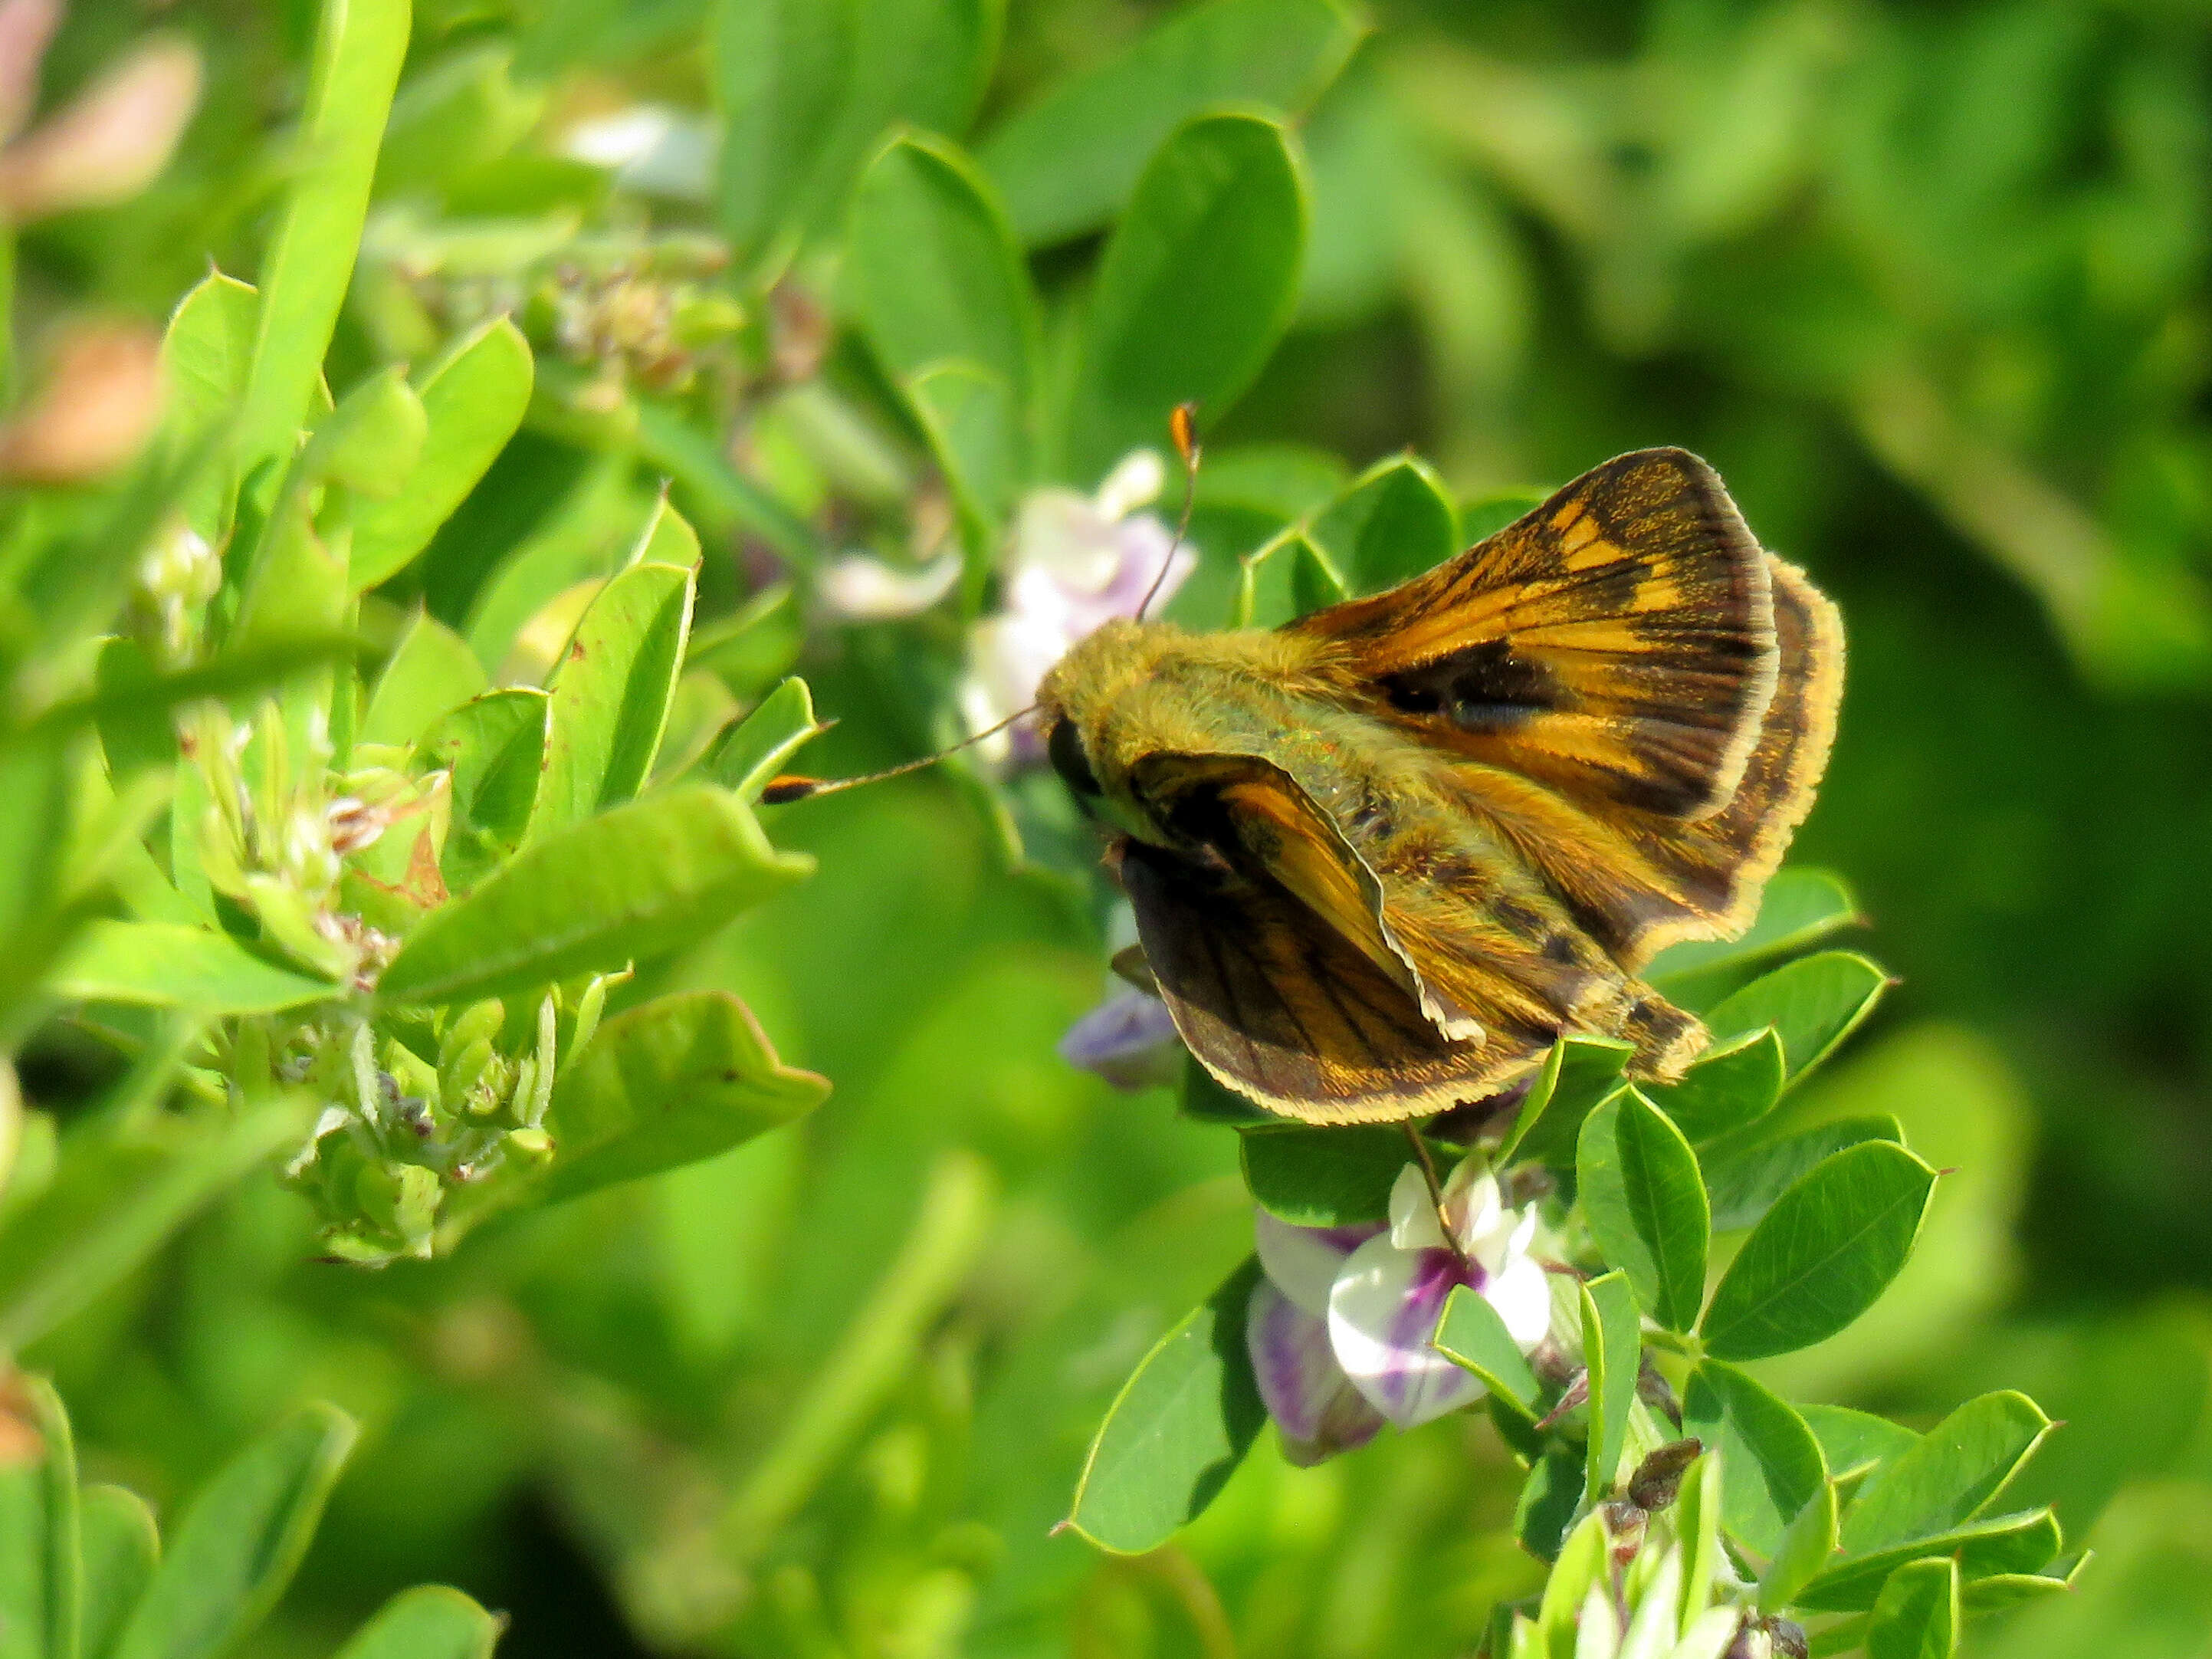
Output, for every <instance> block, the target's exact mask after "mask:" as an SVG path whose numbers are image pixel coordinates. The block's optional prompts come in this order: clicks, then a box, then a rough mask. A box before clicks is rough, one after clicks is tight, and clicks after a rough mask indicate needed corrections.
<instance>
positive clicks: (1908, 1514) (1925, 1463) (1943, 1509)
mask: <svg viewBox="0 0 2212 1659" xmlns="http://www.w3.org/2000/svg"><path fill="white" fill-rule="evenodd" d="M2050 1432H2051V1419H2049V1418H2048V1417H2045V1415H2044V1414H2043V1412H2042V1409H2041V1408H2040V1407H2038V1406H2037V1405H2036V1403H2035V1402H2034V1401H2032V1400H2030V1399H2029V1398H2028V1397H2027V1395H2023V1394H2015V1393H2012V1392H2009V1391H2007V1392H2002V1393H1997V1394H1985V1395H1982V1396H1981V1397H1980V1398H1979V1399H1976V1400H1970V1401H1967V1402H1966V1404H1965V1405H1963V1406H1961V1407H1959V1409H1958V1410H1956V1411H1954V1412H1953V1413H1951V1414H1950V1415H1949V1416H1948V1417H1947V1418H1945V1419H1943V1420H1942V1422H1941V1423H1938V1424H1937V1425H1936V1426H1935V1427H1934V1428H1932V1429H1930V1430H1929V1431H1928V1432H1927V1433H1926V1434H1924V1435H1923V1436H1921V1437H1920V1439H1919V1440H1918V1442H1917V1443H1916V1444H1914V1445H1913V1447H1912V1448H1911V1449H1910V1450H1908V1451H1906V1452H1905V1453H1903V1454H1902V1455H1899V1457H1897V1458H1896V1459H1895V1460H1894V1461H1893V1462H1889V1463H1887V1464H1885V1465H1884V1466H1883V1467H1882V1468H1881V1469H1880V1470H1879V1471H1877V1472H1876V1473H1875V1474H1873V1475H1872V1476H1870V1477H1869V1479H1868V1480H1867V1482H1866V1484H1865V1485H1864V1486H1862V1487H1861V1488H1860V1489H1859V1495H1858V1500H1857V1502H1856V1503H1854V1504H1852V1505H1851V1512H1850V1515H1849V1516H1846V1517H1845V1518H1844V1548H1845V1549H1847V1550H1849V1551H1850V1552H1851V1553H1853V1554H1855V1555H1863V1554H1865V1553H1869V1552H1870V1551H1873V1550H1876V1549H1881V1548H1883V1547H1887V1546H1888V1545H1891V1544H1897V1543H1902V1542H1904V1541H1906V1540H1907V1539H1911V1538H1918V1537H1922V1536H1924V1535H1926V1534H1929V1533H1937V1532H1948V1531H1950V1530H1951V1529H1953V1528H1956V1527H1958V1526H1960V1524H1962V1523H1964V1522H1967V1521H1971V1520H1972V1519H1973V1518H1974V1516H1978V1515H1979V1514H1980V1513H1981V1512H1982V1511H1983V1510H1985V1509H1987V1508H1988V1507H1989V1506H1990V1504H1993V1503H1995V1502H1996V1499H1997V1497H1998V1496H1999V1494H2001V1493H2002V1492H2003V1491H2004V1489H2005V1487H2006V1486H2008V1484H2010V1482H2011V1480H2012V1478H2013V1476H2014V1475H2015V1474H2018V1473H2019V1471H2020V1468H2021V1465H2022V1464H2023V1463H2025V1462H2027V1459H2028V1458H2029V1456H2030V1455H2033V1452H2034V1450H2035V1449H2036V1447H2037V1446H2038V1445H2039V1444H2040V1443H2042V1441H2043V1437H2044V1436H2045V1435H2046V1434H2048V1433H2050Z"/></svg>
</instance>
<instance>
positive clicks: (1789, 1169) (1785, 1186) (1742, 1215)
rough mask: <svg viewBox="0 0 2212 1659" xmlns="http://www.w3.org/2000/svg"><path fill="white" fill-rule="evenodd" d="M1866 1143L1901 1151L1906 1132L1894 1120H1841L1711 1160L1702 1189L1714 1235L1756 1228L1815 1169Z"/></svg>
mask: <svg viewBox="0 0 2212 1659" xmlns="http://www.w3.org/2000/svg"><path fill="white" fill-rule="evenodd" d="M1869 1140H1887V1141H1891V1142H1893V1143H1895V1144H1896V1145H1899V1146H1902V1145H1904V1143H1905V1131H1904V1129H1903V1127H1901V1126H1900V1125H1899V1123H1898V1121H1897V1120H1896V1119H1895V1118H1893V1117H1841V1118H1835V1119H1832V1120H1831V1121H1828V1122H1826V1123H1816V1124H1814V1126H1813V1127H1811V1128H1809V1129H1802V1130H1800V1131H1799V1132H1798V1133H1796V1134H1794V1135H1784V1136H1782V1137H1781V1138H1780V1139H1777V1140H1770V1141H1766V1142H1764V1143H1762V1144H1761V1145H1759V1146H1746V1147H1741V1148H1735V1149H1731V1150H1729V1151H1726V1152H1720V1153H1718V1154H1717V1155H1716V1156H1715V1157H1714V1158H1712V1159H1711V1164H1712V1169H1711V1174H1710V1175H1709V1176H1707V1177H1706V1182H1705V1190H1706V1192H1707V1194H1709V1195H1710V1197H1711V1200H1712V1206H1713V1230H1714V1231H1716V1232H1731V1231H1735V1230H1737V1229H1739V1228H1742V1227H1755V1226H1757V1225H1759V1218H1761V1217H1762V1216H1764V1215H1765V1213H1766V1212H1768V1211H1769V1210H1771V1209H1772V1208H1773V1207H1774V1200H1777V1199H1778V1198H1780V1197H1781V1196H1782V1194H1784V1193H1786V1192H1788V1191H1789V1190H1790V1188H1792V1187H1794V1186H1796V1184H1797V1183H1798V1182H1800V1181H1802V1179H1804V1177H1805V1176H1806V1175H1807V1174H1808V1172H1810V1171H1811V1170H1813V1169H1814V1168H1815V1167H1817V1166H1818V1165H1819V1164H1822V1163H1824V1162H1826V1160H1827V1159H1828V1158H1832V1157H1833V1156H1834V1155H1835V1154H1836V1153H1838V1152H1842V1151H1843V1150H1844V1148H1846V1147H1849V1146H1862V1145H1863V1144H1864V1143H1866V1142H1868V1141H1869Z"/></svg>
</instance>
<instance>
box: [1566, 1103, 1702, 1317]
mask: <svg viewBox="0 0 2212 1659" xmlns="http://www.w3.org/2000/svg"><path fill="white" fill-rule="evenodd" d="M1577 1147H1578V1150H1577V1153H1576V1156H1575V1189H1576V1193H1577V1195H1578V1196H1579V1197H1580V1199H1581V1200H1582V1206H1583V1215H1584V1217H1585V1218H1587V1219H1588V1220H1589V1230H1590V1237H1591V1238H1592V1239H1593V1240H1594V1241H1595V1243H1596V1244H1597V1247H1598V1249H1599V1251H1600V1252H1601V1254H1602V1255H1604V1257H1605V1260H1606V1261H1607V1264H1608V1265H1609V1266H1612V1267H1619V1268H1620V1269H1621V1270H1622V1271H1623V1272H1624V1273H1626V1274H1627V1275H1628V1283H1629V1286H1630V1288H1631V1289H1632V1290H1633V1291H1635V1292H1636V1300H1637V1304H1638V1306H1639V1307H1641V1308H1642V1309H1643V1310H1644V1312H1646V1313H1648V1314H1650V1316H1652V1318H1654V1319H1656V1320H1657V1321H1658V1322H1660V1323H1661V1324H1662V1325H1664V1326H1666V1327H1667V1328H1668V1329H1669V1330H1676V1331H1686V1330H1688V1329H1689V1328H1691V1327H1692V1326H1693V1325H1695V1324H1696V1323H1697V1322H1698V1309H1699V1306H1700V1304H1702V1303H1703V1302H1704V1300H1705V1246H1706V1245H1707V1243H1709V1242H1710V1240H1711V1221H1710V1218H1709V1217H1708V1216H1707V1214H1706V1210H1705V1183H1704V1182H1703V1181H1702V1180H1701V1179H1700V1178H1699V1174H1698V1155H1697V1154H1696V1153H1695V1152H1692V1151H1691V1150H1690V1143H1689V1142H1688V1141H1687V1140H1685V1139H1683V1138H1682V1132H1681V1131H1680V1130H1679V1129H1677V1128H1676V1127H1674V1124H1673V1123H1672V1122H1671V1121H1668V1116H1667V1115H1666V1113H1664V1112H1662V1111H1661V1110H1660V1109H1658V1108H1657V1107H1656V1106H1654V1105H1652V1104H1651V1103H1650V1102H1649V1101H1647V1100H1645V1099H1644V1097H1643V1096H1642V1095H1640V1094H1638V1092H1637V1091H1635V1090H1634V1089H1624V1090H1622V1091H1620V1093H1619V1094H1617V1095H1615V1096H1613V1098H1612V1099H1610V1100H1608V1101H1607V1102H1606V1103H1604V1104H1603V1105H1601V1106H1600V1107H1598V1108H1597V1109H1595V1111H1593V1112H1592V1113H1590V1115H1589V1116H1588V1117H1587V1118H1585V1119H1583V1128H1582V1134H1581V1136H1580V1138H1579V1139H1578V1141H1577Z"/></svg>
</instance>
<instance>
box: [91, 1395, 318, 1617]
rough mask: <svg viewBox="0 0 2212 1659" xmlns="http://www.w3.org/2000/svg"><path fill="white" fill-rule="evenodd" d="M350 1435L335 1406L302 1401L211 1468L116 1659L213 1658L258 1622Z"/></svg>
mask: <svg viewBox="0 0 2212 1659" xmlns="http://www.w3.org/2000/svg"><path fill="white" fill-rule="evenodd" d="M354 1433H355V1431H354V1425H353V1419H350V1418H349V1417H348V1416H346V1414H345V1413H343V1412H341V1411H339V1410H338V1409H337V1407H332V1406H323V1405H315V1406H307V1407H302V1408H301V1410H299V1411H297V1412H295V1413H293V1414H292V1415H291V1416H289V1417H288V1418H286V1419H284V1420H283V1422H281V1423H279V1424H277V1425H276V1427H275V1428H273V1429H271V1430H270V1431H269V1432H268V1433H266V1434H264V1436H262V1437H261V1438H260V1439H258V1440H257V1441H255V1442H254V1443H252V1445H250V1446H248V1447H247V1448H246V1449H245V1450H244V1451H243V1452H241V1453H240V1454H239V1455H238V1456H237V1457H235V1458H234V1459H233V1460H232V1461H231V1462H229V1463H228V1464H227V1465H225V1466H224V1467H223V1468H222V1469H221V1470H220V1471H219V1472H217V1474H216V1476H215V1478H214V1479H213V1480H210V1482H209V1483H208V1484H207V1485H206V1486H204V1487H202V1488H201V1489H200V1492H199V1493H198V1495H197V1496H196V1497H195V1498H193V1499H192V1501H191V1506H190V1507H189V1508H188V1509H186V1510H185V1518H184V1521H183V1522H182V1524H181V1525H179V1527H178V1528H177V1529H176V1531H175V1533H174V1534H173V1536H172V1537H171V1538H170V1540H169V1541H168V1547H167V1550H166V1551H165V1552H164V1553H163V1555H162V1558H161V1565H160V1566H158V1567H157V1568H155V1571H154V1578H153V1582H152V1583H150V1584H149V1585H148V1586H147V1588H146V1595H145V1598H144V1599H143V1601H140V1602H139V1604H138V1606H137V1610H136V1611H135V1612H133V1613H132V1614H131V1622H130V1624H129V1625H127V1626H125V1628H124V1632H123V1636H122V1639H121V1640H120V1641H119V1642H118V1644H117V1646H116V1654H117V1659H210V1656H213V1655H215V1654H218V1653H221V1652H222V1651H224V1650H226V1649H228V1648H229V1647H230V1646H231V1645H232V1644H234V1643H235V1642H236V1641H237V1640H238V1638H240V1637H241V1636H243V1635H245V1634H246V1632H248V1631H250V1630H252V1628H253V1626H256V1625H257V1624H258V1623H259V1622H260V1621H261V1620H262V1619H263V1618H264V1616H265V1615H266V1614H267V1613H268V1612H269V1610H270V1608H271V1607H274V1606H275V1605H276V1598H277V1597H278V1596H279V1595H283V1591H284V1586H285V1585H286V1584H288V1583H290V1582H291V1578H292V1574H293V1572H294V1571H295V1570H296V1569H297V1568H298V1566H299V1565H300V1558H301V1556H303V1555H305V1554H306V1553H307V1544H308V1541H310V1540H311V1539H313V1536H314V1534H315V1527H316V1523H317V1522H319V1521H320V1520H321V1518H322V1513H323V1503H324V1500H325V1498H328V1497H329V1496H330V1491H331V1486H332V1485H333V1484H334V1483H335V1482H336V1481H337V1476H338V1470H339V1468H341V1467H342V1466H343V1463H344V1462H345V1459H346V1454H347V1453H348V1452H349V1451H350V1450H351V1449H353V1442H354Z"/></svg>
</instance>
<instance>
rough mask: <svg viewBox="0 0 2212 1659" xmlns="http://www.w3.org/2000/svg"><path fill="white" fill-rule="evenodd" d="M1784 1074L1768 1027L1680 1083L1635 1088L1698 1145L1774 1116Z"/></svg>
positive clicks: (1709, 1058)
mask: <svg viewBox="0 0 2212 1659" xmlns="http://www.w3.org/2000/svg"><path fill="white" fill-rule="evenodd" d="M1786 1072H1787V1062H1786V1061H1785V1060H1784V1056H1783V1053H1782V1039H1781V1037H1780V1036H1778V1035H1777V1034H1776V1033H1775V1032H1774V1030H1772V1029H1771V1028H1769V1029H1768V1030H1764V1031H1758V1032H1754V1033H1753V1035H1752V1036H1747V1037H1741V1038H1738V1039H1737V1040H1736V1041H1735V1042H1732V1043H1728V1044H1723V1045H1719V1046H1717V1047H1716V1048H1712V1049H1711V1050H1709V1051H1708V1052H1707V1053H1706V1054H1705V1056H1704V1057H1703V1058H1702V1059H1700V1060H1699V1061H1698V1063H1697V1064H1696V1065H1694V1066H1691V1067H1690V1069H1689V1070H1688V1071H1686V1072H1685V1073H1683V1074H1682V1080H1681V1081H1680V1082H1679V1083H1645V1084H1640V1085H1638V1087H1640V1088H1641V1089H1643V1091H1644V1093H1645V1094H1647V1095H1649V1096H1650V1097H1651V1099H1652V1101H1653V1102H1654V1103H1656V1104H1657V1105H1658V1106H1659V1107H1660V1109H1662V1110H1663V1111H1664V1112H1665V1113H1666V1114H1667V1115H1668V1117H1671V1118H1673V1119H1674V1127H1676V1128H1678V1129H1680V1131H1681V1132H1682V1133H1684V1134H1685V1135H1686V1136H1688V1137H1689V1139H1690V1141H1691V1143H1692V1145H1694V1146H1703V1145H1704V1144H1705V1142H1707V1141H1709V1140H1711V1139H1715V1138H1717V1137H1718V1136H1721V1135H1724V1134H1729V1133H1733V1132H1734V1131H1735V1130H1738V1129H1743V1128H1747V1127H1750V1126H1751V1125H1752V1124H1753V1123H1756V1122H1758V1121H1759V1119H1761V1118H1763V1117H1765V1115H1767V1114H1768V1113H1769V1112H1771V1111H1772V1110H1773V1109H1774V1106H1775V1103H1776V1102H1778V1101H1779V1100H1780V1099H1781V1098H1782V1084H1783V1079H1784V1076H1785V1075H1786ZM1716 1225H1717V1224H1716Z"/></svg>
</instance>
